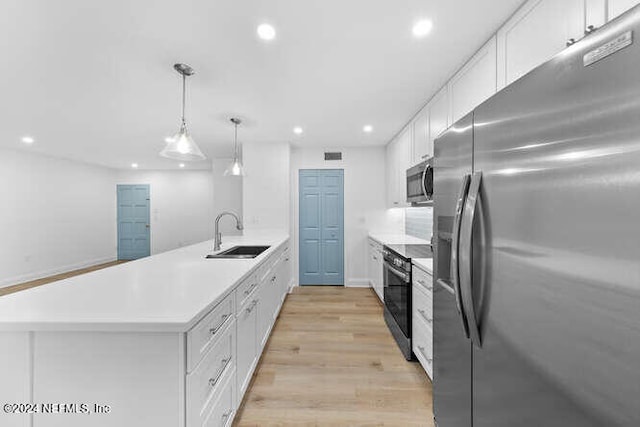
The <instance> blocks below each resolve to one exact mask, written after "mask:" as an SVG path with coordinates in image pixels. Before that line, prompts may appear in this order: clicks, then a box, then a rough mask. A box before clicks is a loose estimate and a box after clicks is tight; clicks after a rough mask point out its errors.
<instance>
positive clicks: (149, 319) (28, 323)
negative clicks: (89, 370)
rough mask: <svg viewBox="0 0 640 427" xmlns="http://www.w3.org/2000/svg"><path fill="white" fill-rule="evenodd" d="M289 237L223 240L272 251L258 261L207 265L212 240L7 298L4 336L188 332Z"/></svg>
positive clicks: (0, 304) (0, 313) (2, 306)
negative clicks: (20, 333) (16, 333)
mask: <svg viewBox="0 0 640 427" xmlns="http://www.w3.org/2000/svg"><path fill="white" fill-rule="evenodd" d="M288 238H289V236H288V235H286V234H285V233H277V232H262V233H254V234H251V235H248V236H228V237H224V238H223V245H222V250H224V249H228V248H230V247H232V246H235V245H238V244H243V245H265V246H267V245H269V246H271V248H269V249H268V250H267V251H265V252H264V253H262V254H261V255H260V256H258V257H256V258H253V259H205V256H206V255H207V254H209V253H211V252H212V251H211V249H212V246H213V243H212V241H211V240H209V241H206V242H202V243H198V244H196V245H192V246H187V247H184V248H180V249H176V250H173V251H169V252H165V253H162V254H158V255H154V256H151V257H148V258H143V259H139V260H136V261H132V262H129V263H126V264H121V265H118V266H115V267H109V268H106V269H104V270H99V271H95V272H91V273H87V274H84V275H81V276H76V277H73V278H70V279H66V280H62V281H59V282H54V283H51V284H48V285H44V286H39V287H37V288H32V289H29V290H25V291H21V292H17V293H14V294H9V295H5V296H2V297H0V330H4V331H42V330H49V331H61V330H64V331H71V330H73V331H158V332H185V331H187V330H188V329H190V328H191V327H192V326H193V325H194V324H195V323H196V322H197V321H199V320H200V318H202V317H203V316H204V315H205V314H206V313H207V312H208V311H209V310H210V309H211V308H213V307H214V306H215V305H216V304H217V303H218V302H219V301H220V300H221V299H222V298H224V297H225V296H226V295H228V294H229V292H231V291H232V290H233V289H234V288H235V286H236V285H237V284H239V282H241V281H242V279H244V278H245V277H246V276H247V275H248V273H249V272H250V271H251V270H252V269H253V268H254V267H256V266H257V265H258V264H260V262H261V261H263V260H264V259H265V258H266V257H268V256H269V255H270V254H272V253H273V252H274V251H275V250H276V249H277V248H278V247H279V246H280V245H282V244H283V243H284V242H285V241H286V240H287V239H288Z"/></svg>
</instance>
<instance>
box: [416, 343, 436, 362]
mask: <svg viewBox="0 0 640 427" xmlns="http://www.w3.org/2000/svg"><path fill="white" fill-rule="evenodd" d="M418 350H420V353H422V355H423V356H424V358H425V359H427V362H429V363H431V362H433V359H429V357H428V356H427V352H426V351H425V349H424V347H421V346H418Z"/></svg>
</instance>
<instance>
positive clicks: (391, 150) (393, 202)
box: [387, 126, 413, 208]
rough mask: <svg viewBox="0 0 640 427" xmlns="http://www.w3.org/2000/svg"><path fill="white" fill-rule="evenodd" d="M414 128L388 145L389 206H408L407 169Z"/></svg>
mask: <svg viewBox="0 0 640 427" xmlns="http://www.w3.org/2000/svg"><path fill="white" fill-rule="evenodd" d="M412 139H413V128H412V127H411V126H407V127H406V128H405V129H404V130H403V131H402V132H401V133H400V134H399V135H398V136H397V137H396V138H394V140H393V141H391V143H390V144H389V145H387V206H388V207H390V208H400V207H405V206H408V205H409V204H408V203H407V194H406V177H407V175H406V174H407V169H409V167H410V165H411V152H412V150H411V148H412Z"/></svg>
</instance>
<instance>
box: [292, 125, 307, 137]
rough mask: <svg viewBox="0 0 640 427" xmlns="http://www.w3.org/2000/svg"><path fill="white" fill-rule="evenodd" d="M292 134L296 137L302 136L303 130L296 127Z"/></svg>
mask: <svg viewBox="0 0 640 427" xmlns="http://www.w3.org/2000/svg"><path fill="white" fill-rule="evenodd" d="M293 133H295V134H296V135H302V134H303V133H304V130H303V129H302V128H301V127H300V126H296V127H294V128H293Z"/></svg>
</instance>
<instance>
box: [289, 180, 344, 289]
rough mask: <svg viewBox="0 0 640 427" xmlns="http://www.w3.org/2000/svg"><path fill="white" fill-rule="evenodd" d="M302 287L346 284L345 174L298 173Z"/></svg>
mask: <svg viewBox="0 0 640 427" xmlns="http://www.w3.org/2000/svg"><path fill="white" fill-rule="evenodd" d="M298 182H299V190H300V195H299V202H300V219H299V223H300V230H299V236H300V285H344V171H343V170H341V169H339V170H338V169H327V170H325V169H323V170H319V169H312V170H311V169H306V170H300V172H299V181H298Z"/></svg>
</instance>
